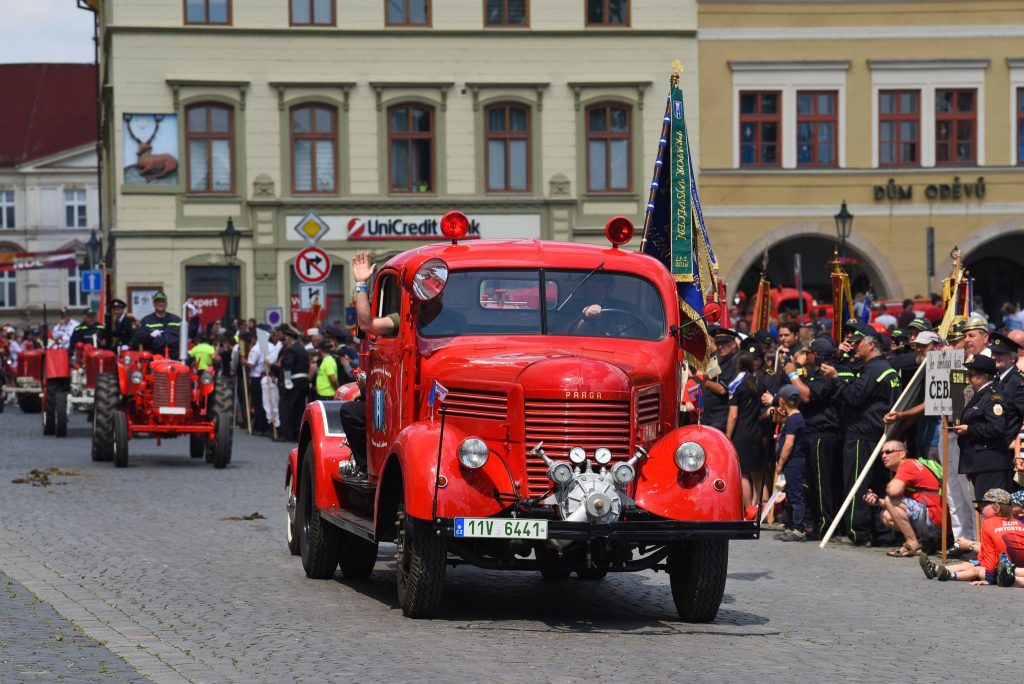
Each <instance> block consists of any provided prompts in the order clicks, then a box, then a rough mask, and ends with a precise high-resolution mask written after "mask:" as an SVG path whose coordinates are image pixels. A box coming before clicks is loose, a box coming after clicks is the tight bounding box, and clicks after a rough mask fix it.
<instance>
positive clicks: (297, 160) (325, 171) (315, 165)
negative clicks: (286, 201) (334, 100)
mask: <svg viewBox="0 0 1024 684" xmlns="http://www.w3.org/2000/svg"><path fill="white" fill-rule="evenodd" d="M337 119H338V111H337V110H336V109H335V108H334V107H328V106H326V105H304V106H301V107H294V108H293V109H292V190H293V191H294V192H296V193H302V192H320V193H331V192H335V190H336V188H337V184H336V180H335V179H336V178H337V175H338V174H337V169H338V165H337V155H336V154H335V150H336V149H337V146H338V135H337V131H338V125H337Z"/></svg>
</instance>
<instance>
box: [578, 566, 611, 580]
mask: <svg viewBox="0 0 1024 684" xmlns="http://www.w3.org/2000/svg"><path fill="white" fill-rule="evenodd" d="M607 574H608V571H607V570H602V569H601V568H581V569H580V570H577V571H576V577H577V578H579V579H581V580H590V581H595V580H603V579H604V578H605V576H606V575H607Z"/></svg>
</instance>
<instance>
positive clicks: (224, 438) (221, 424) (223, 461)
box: [213, 413, 231, 470]
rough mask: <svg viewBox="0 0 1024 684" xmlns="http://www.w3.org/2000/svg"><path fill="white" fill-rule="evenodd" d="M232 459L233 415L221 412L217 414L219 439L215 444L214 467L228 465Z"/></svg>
mask: <svg viewBox="0 0 1024 684" xmlns="http://www.w3.org/2000/svg"><path fill="white" fill-rule="evenodd" d="M230 460H231V416H230V414H227V413H221V414H220V415H218V416H217V441H216V442H214V444H213V467H214V468H216V469H217V470H220V469H222V468H227V467H228V462H229V461H230Z"/></svg>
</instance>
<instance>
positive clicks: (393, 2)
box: [384, 0, 430, 26]
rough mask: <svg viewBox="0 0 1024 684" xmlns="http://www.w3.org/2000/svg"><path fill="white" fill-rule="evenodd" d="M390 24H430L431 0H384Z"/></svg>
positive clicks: (388, 23)
mask: <svg viewBox="0 0 1024 684" xmlns="http://www.w3.org/2000/svg"><path fill="white" fill-rule="evenodd" d="M384 1H385V2H386V3H387V10H386V11H387V25H388V26H430V0H384Z"/></svg>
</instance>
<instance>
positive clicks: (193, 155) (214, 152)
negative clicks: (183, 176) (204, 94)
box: [186, 104, 235, 193]
mask: <svg viewBox="0 0 1024 684" xmlns="http://www.w3.org/2000/svg"><path fill="white" fill-rule="evenodd" d="M186 112H187V118H188V130H187V133H186V136H187V138H188V141H187V142H188V189H189V192H201V193H230V192H232V191H233V190H234V187H235V182H234V171H233V169H234V161H235V160H234V149H233V144H232V139H233V134H234V126H233V123H234V122H233V119H234V112H233V111H232V109H231V108H230V107H225V106H223V105H214V104H199V105H192V106H191V107H189V108H188V109H187V110H186Z"/></svg>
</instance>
